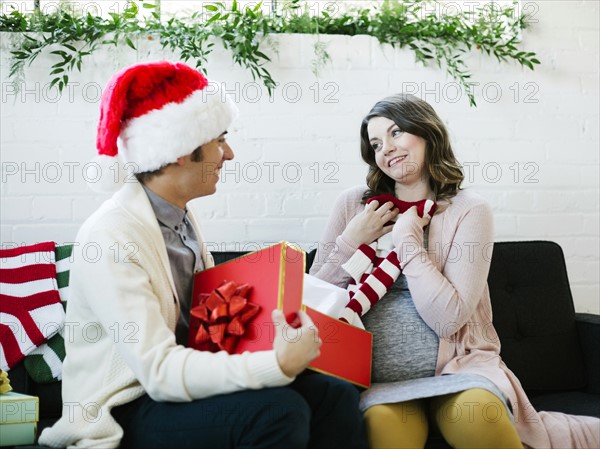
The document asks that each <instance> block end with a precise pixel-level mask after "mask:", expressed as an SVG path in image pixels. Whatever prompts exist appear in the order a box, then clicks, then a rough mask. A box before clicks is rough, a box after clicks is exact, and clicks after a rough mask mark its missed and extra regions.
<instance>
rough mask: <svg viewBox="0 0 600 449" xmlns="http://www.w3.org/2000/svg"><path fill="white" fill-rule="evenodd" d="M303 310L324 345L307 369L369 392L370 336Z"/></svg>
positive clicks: (371, 344)
mask: <svg viewBox="0 0 600 449" xmlns="http://www.w3.org/2000/svg"><path fill="white" fill-rule="evenodd" d="M304 309H305V311H306V313H307V314H308V316H310V318H311V319H312V320H313V322H314V323H315V325H316V326H317V328H318V329H319V337H321V340H322V341H323V345H322V346H321V355H320V356H319V357H317V358H316V359H315V360H313V361H312V362H311V363H310V365H309V368H311V369H313V370H315V371H318V372H320V373H325V374H330V375H332V376H335V377H339V378H340V379H344V380H347V381H348V382H352V383H353V384H355V385H358V386H360V387H364V388H369V387H370V386H371V357H372V348H373V334H371V333H370V332H367V331H365V330H363V329H360V328H358V327H356V326H352V325H350V324H348V323H344V322H343V321H340V320H337V319H335V318H332V317H330V316H328V315H325V314H323V313H321V312H319V311H317V310H315V309H312V308H310V307H308V306H304Z"/></svg>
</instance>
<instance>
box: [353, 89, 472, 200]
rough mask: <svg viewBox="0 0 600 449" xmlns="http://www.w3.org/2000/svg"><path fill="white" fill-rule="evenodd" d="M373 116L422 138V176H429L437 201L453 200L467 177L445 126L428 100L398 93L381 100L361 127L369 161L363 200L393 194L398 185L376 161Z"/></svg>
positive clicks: (363, 150) (363, 153) (362, 149)
mask: <svg viewBox="0 0 600 449" xmlns="http://www.w3.org/2000/svg"><path fill="white" fill-rule="evenodd" d="M374 117H385V118H388V119H390V120H392V121H393V122H394V123H396V125H398V127H399V128H400V130H401V131H404V132H407V133H409V134H414V135H416V136H419V137H421V138H423V139H424V140H425V167H423V175H424V176H428V177H429V187H430V188H431V190H432V191H433V193H434V194H435V197H436V200H441V199H450V198H451V197H453V196H454V195H456V193H457V192H458V190H460V185H461V183H462V181H463V180H464V174H463V171H462V168H461V166H460V164H459V163H458V162H457V160H456V157H455V156H454V152H453V151H452V146H451V145H450V138H449V136H448V131H447V130H446V126H445V125H444V123H443V122H442V120H441V119H440V117H439V116H438V115H437V114H436V112H435V111H434V109H433V108H432V107H431V105H430V104H429V103H427V102H426V101H423V100H421V99H420V98H417V97H415V96H414V95H408V94H396V95H392V96H389V97H387V98H384V99H383V100H381V101H378V102H377V103H376V104H375V106H373V108H372V109H371V111H370V112H369V113H368V114H367V116H366V117H365V118H364V119H363V121H362V124H361V127H360V140H361V142H360V152H361V156H362V159H363V160H364V161H365V162H366V163H367V164H369V173H368V174H367V185H368V187H369V190H367V191H366V192H365V194H364V195H363V201H366V200H368V199H369V198H371V197H373V196H376V195H381V194H383V193H390V194H392V195H393V194H394V187H395V181H394V180H393V179H392V178H390V177H389V176H388V175H386V174H385V173H384V172H383V171H382V170H381V169H380V168H379V167H378V166H377V163H376V162H375V151H374V150H373V147H372V146H371V142H370V140H369V133H368V130H367V125H368V124H369V120H371V119H372V118H374Z"/></svg>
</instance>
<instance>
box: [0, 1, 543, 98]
mask: <svg viewBox="0 0 600 449" xmlns="http://www.w3.org/2000/svg"><path fill="white" fill-rule="evenodd" d="M340 4H341V3H340ZM340 4H336V3H331V4H330V5H333V6H334V7H332V8H330V9H325V10H323V11H320V12H319V13H318V14H311V12H310V11H309V8H308V3H307V2H304V1H301V0H285V1H283V2H280V5H279V6H278V8H276V10H274V11H270V12H264V10H263V8H262V5H261V4H258V5H255V6H254V7H240V6H239V5H238V3H237V1H236V0H234V1H233V3H232V4H230V5H228V6H227V5H225V4H224V3H221V2H214V3H209V4H205V5H204V8H203V9H202V10H198V11H195V12H193V13H192V14H190V15H189V16H188V17H185V18H175V17H172V18H168V19H165V18H163V17H161V12H160V9H159V7H158V6H159V5H160V2H156V3H141V4H140V5H139V6H138V3H136V2H135V1H130V2H129V3H128V5H127V7H126V8H125V9H124V11H122V12H120V13H118V12H111V13H110V16H109V17H108V18H103V17H100V16H96V15H92V14H91V13H89V12H88V13H87V14H85V15H84V14H81V13H77V12H76V11H72V10H69V8H68V7H63V8H61V9H59V10H58V11H56V12H55V13H52V14H42V13H40V12H39V11H38V12H34V13H30V14H23V13H20V12H18V11H12V12H11V13H9V14H3V15H1V16H0V31H13V32H19V33H20V36H22V37H21V38H20V39H18V40H13V45H14V46H15V48H14V49H13V50H12V51H11V53H12V58H13V59H12V64H11V72H10V76H11V77H13V78H16V77H18V76H19V75H20V74H22V73H23V70H24V67H25V65H26V64H28V65H30V64H31V63H32V62H33V61H34V60H35V59H36V58H37V57H38V56H39V55H40V54H41V53H42V52H43V51H44V50H46V49H50V53H51V54H54V55H56V56H57V57H58V58H59V62H57V63H56V64H54V65H53V66H52V67H51V71H50V76H51V77H52V82H51V85H52V86H54V85H57V86H58V89H59V90H61V91H62V89H63V88H64V87H65V86H66V85H67V83H68V81H69V73H71V72H72V71H73V70H74V69H75V68H76V69H77V70H79V71H81V67H82V64H83V62H84V60H85V59H86V58H87V57H88V56H90V55H91V54H92V53H93V52H94V51H96V50H97V49H98V48H100V47H101V46H106V45H109V46H115V47H116V46H120V45H127V46H129V47H131V48H132V49H135V48H136V47H135V43H134V38H135V37H138V36H144V37H146V38H148V39H158V40H159V41H160V44H161V45H162V48H169V49H171V50H173V51H175V52H178V53H179V56H180V58H181V59H182V60H184V61H189V60H194V61H195V65H196V67H198V68H199V69H201V70H204V68H205V67H206V62H207V56H208V55H209V54H210V53H211V51H212V47H213V46H214V40H213V38H216V39H220V40H221V42H222V43H223V45H224V47H225V48H226V49H229V50H230V51H231V53H232V56H233V60H234V61H235V62H236V63H237V64H239V65H240V66H242V67H246V68H247V69H248V70H249V71H250V73H251V74H252V77H253V78H254V79H255V80H256V79H259V80H261V81H262V82H263V83H264V85H265V86H266V87H267V89H268V90H269V93H272V91H273V89H274V87H275V80H273V78H272V76H271V74H270V73H269V71H268V69H267V63H268V62H269V61H270V59H269V57H268V56H267V55H266V54H265V53H264V48H265V46H266V45H269V40H268V39H267V37H268V36H269V35H270V34H279V33H305V34H316V35H328V34H341V35H350V36H354V35H359V34H366V35H370V36H373V37H375V38H377V39H378V41H379V42H380V43H381V44H390V45H392V46H394V47H401V48H409V49H411V50H412V51H413V52H414V54H415V57H416V59H417V60H418V61H420V62H422V63H423V64H429V63H432V62H433V63H435V64H437V65H438V66H439V67H440V69H442V70H446V72H447V73H448V74H449V75H450V76H451V77H452V78H454V79H455V80H456V81H458V82H459V83H460V84H461V86H462V87H463V88H464V89H465V92H466V93H467V95H468V97H469V101H470V103H471V105H475V99H474V96H473V93H472V89H470V78H471V73H470V71H469V68H468V67H467V64H466V63H465V61H464V59H463V57H464V55H465V54H466V53H467V52H471V51H473V49H476V50H478V51H483V52H485V53H486V54H488V55H493V56H495V57H496V58H497V59H498V62H508V61H510V60H512V61H516V62H518V63H519V64H521V65H522V66H524V67H528V68H529V69H531V70H533V69H534V66H535V65H536V64H540V61H539V60H538V59H536V55H535V53H534V52H527V51H522V50H519V49H518V47H517V45H518V44H519V36H520V32H521V30H522V29H524V28H526V27H527V26H528V25H529V22H528V18H527V16H525V15H522V14H520V13H518V3H517V2H516V0H515V2H514V3H513V4H512V6H504V7H501V6H499V5H498V4H497V3H492V4H488V7H479V8H478V9H475V10H474V11H462V12H461V11H457V12H456V14H434V13H432V12H433V11H435V10H438V11H439V10H440V8H436V7H435V2H434V1H432V0H405V1H404V2H400V1H398V0H385V1H383V2H374V3H373V4H369V5H370V6H369V7H363V8H353V9H348V10H346V11H344V12H340V11H337V10H336V9H337V8H339V5H340ZM432 4H433V7H432ZM67 5H68V4H67ZM336 5H338V6H337V7H336ZM490 5H491V6H490ZM140 6H141V9H140ZM144 10H146V11H147V13H146V14H143V11H144ZM315 57H316V61H315V62H313V71H315V72H317V71H318V70H319V68H320V67H322V65H323V64H325V63H326V62H327V61H328V59H329V55H328V53H327V49H326V45H325V44H324V43H323V42H321V41H318V42H317V43H316V44H315Z"/></svg>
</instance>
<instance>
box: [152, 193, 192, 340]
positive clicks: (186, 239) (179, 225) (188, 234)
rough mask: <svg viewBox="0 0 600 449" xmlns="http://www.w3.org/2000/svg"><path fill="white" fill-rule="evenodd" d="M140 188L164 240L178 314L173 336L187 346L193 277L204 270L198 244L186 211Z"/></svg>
mask: <svg viewBox="0 0 600 449" xmlns="http://www.w3.org/2000/svg"><path fill="white" fill-rule="evenodd" d="M143 187H144V190H145V191H146V195H148V199H149V200H150V204H151V205H152V209H153V210H154V214H155V215H156V219H157V220H158V225H159V227H160V231H161V232H162V236H163V239H164V240H165V246H166V247H167V254H168V256H169V264H170V265H171V273H172V274H173V280H174V282H175V289H176V290H177V296H178V297H179V305H180V314H179V321H178V322H177V328H176V329H175V336H176V339H177V343H179V344H182V345H185V346H187V341H188V329H189V316H190V303H191V301H192V288H193V286H194V273H195V272H196V271H201V270H202V269H204V264H203V262H202V257H201V255H200V243H199V242H198V238H197V237H196V233H195V232H194V228H193V227H192V225H191V223H190V221H189V219H188V217H187V209H180V208H179V207H177V206H175V205H173V204H171V203H169V202H168V201H166V200H164V199H163V198H161V197H160V196H158V195H157V194H156V193H154V192H152V191H151V190H150V189H148V188H147V187H146V186H143Z"/></svg>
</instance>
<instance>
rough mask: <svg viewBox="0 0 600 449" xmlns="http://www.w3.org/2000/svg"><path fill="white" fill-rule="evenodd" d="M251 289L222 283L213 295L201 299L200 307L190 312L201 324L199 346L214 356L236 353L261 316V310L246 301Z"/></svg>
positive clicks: (208, 294)
mask: <svg viewBox="0 0 600 449" xmlns="http://www.w3.org/2000/svg"><path fill="white" fill-rule="evenodd" d="M251 288H252V287H251V286H250V285H248V284H241V285H237V284H236V283H235V282H233V281H223V283H222V284H221V285H220V286H219V287H217V288H216V289H214V290H213V291H212V292H211V293H203V294H201V295H200V302H199V305H197V306H196V307H194V308H193V309H192V310H191V311H190V314H191V315H192V316H194V317H196V318H198V319H199V320H200V327H199V328H198V332H197V333H196V344H198V345H203V346H206V349H208V350H209V351H212V352H217V351H220V350H225V351H227V352H229V353H230V354H231V353H232V352H233V350H234V349H235V346H236V345H237V342H238V340H239V339H240V337H242V336H243V335H244V333H245V332H246V327H245V326H246V324H247V323H248V322H250V320H252V318H254V316H255V315H256V314H257V313H258V312H260V306H259V305H258V304H252V303H251V302H249V301H248V299H247V297H248V294H249V293H250V289H251Z"/></svg>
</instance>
